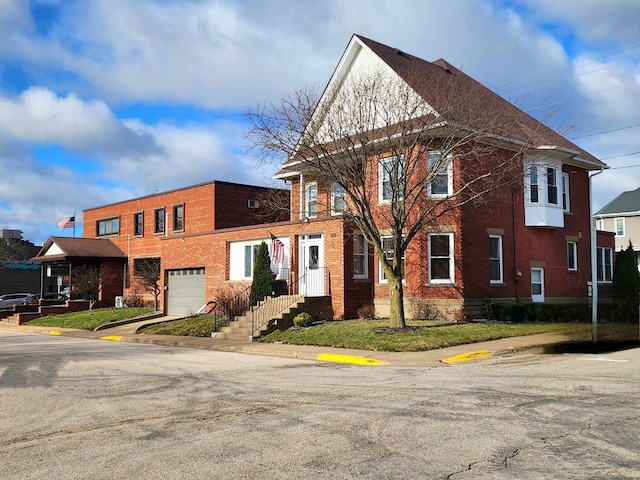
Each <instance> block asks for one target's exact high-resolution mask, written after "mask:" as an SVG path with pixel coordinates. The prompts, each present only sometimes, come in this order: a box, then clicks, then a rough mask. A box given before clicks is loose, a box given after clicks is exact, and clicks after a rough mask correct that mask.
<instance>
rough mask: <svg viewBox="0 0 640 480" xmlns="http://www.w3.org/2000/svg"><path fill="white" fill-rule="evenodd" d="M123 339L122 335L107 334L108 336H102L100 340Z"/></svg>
mask: <svg viewBox="0 0 640 480" xmlns="http://www.w3.org/2000/svg"><path fill="white" fill-rule="evenodd" d="M121 339H122V337H121V336H120V335H107V336H106V337H100V340H110V341H112V342H119V341H120V340H121Z"/></svg>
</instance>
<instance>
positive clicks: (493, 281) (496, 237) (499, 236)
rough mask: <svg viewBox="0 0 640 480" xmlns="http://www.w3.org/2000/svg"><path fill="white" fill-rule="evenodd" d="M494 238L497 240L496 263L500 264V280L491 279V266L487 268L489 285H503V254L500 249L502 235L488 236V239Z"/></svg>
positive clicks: (490, 258)
mask: <svg viewBox="0 0 640 480" xmlns="http://www.w3.org/2000/svg"><path fill="white" fill-rule="evenodd" d="M492 238H495V239H497V240H498V259H497V260H498V261H499V262H500V278H499V279H497V280H493V279H491V266H489V283H493V284H501V283H504V253H503V248H502V235H489V239H492ZM491 260H492V257H491V250H489V263H491Z"/></svg>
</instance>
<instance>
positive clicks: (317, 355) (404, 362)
mask: <svg viewBox="0 0 640 480" xmlns="http://www.w3.org/2000/svg"><path fill="white" fill-rule="evenodd" d="M174 319H176V318H171V317H169V318H168V317H161V318H157V319H154V320H145V321H143V322H135V323H128V324H124V325H116V326H114V327H113V328H109V329H103V330H100V331H95V332H92V331H86V330H77V329H70V328H52V327H36V326H29V325H20V326H19V325H13V324H8V323H5V322H0V331H5V332H15V333H35V334H43V335H63V336H70V337H76V338H90V339H103V340H112V341H122V342H131V343H148V344H154V345H166V346H178V347H190V348H200V349H206V350H216V351H221V352H236V353H246V354H253V355H267V356H278V357H286V358H299V359H305V360H320V359H325V360H327V361H338V362H344V363H360V364H363V363H364V364H369V365H392V366H407V367H419V366H437V365H440V366H444V365H445V364H443V363H442V360H443V359H447V358H450V357H454V356H459V355H464V354H468V353H470V352H478V351H487V352H489V354H490V355H491V356H498V355H508V354H511V353H514V352H517V351H523V350H530V351H531V350H533V351H538V352H541V351H543V349H544V348H545V347H550V346H552V345H556V344H560V343H564V342H568V341H569V340H570V339H569V338H568V337H566V336H563V335H556V334H540V335H528V336H524V337H511V338H504V339H499V340H491V341H488V342H481V343H475V344H469V345H458V346H455V347H448V348H443V349H439V350H429V351H426V352H375V351H369V350H356V349H347V348H333V347H318V346H307V345H287V344H282V343H262V342H234V341H228V340H217V339H215V338H209V337H182V336H173V335H144V334H136V331H137V330H138V329H139V328H140V327H141V326H143V325H144V324H147V323H159V322H161V321H169V320H174ZM363 360H365V361H366V362H365V361H363Z"/></svg>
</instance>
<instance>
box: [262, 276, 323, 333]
mask: <svg viewBox="0 0 640 480" xmlns="http://www.w3.org/2000/svg"><path fill="white" fill-rule="evenodd" d="M328 274H329V269H328V268H326V267H319V268H317V269H314V270H311V271H310V270H307V271H305V273H304V274H303V275H301V276H299V277H298V278H296V279H295V280H291V279H290V280H289V282H288V285H287V288H286V292H287V293H283V292H281V293H279V294H275V292H274V295H273V296H272V297H270V298H269V300H268V301H267V299H265V301H263V302H260V303H258V305H256V306H254V307H252V308H251V338H252V339H253V338H255V333H256V332H257V331H258V330H260V329H261V328H262V327H264V326H265V325H266V324H268V323H269V322H270V321H271V320H273V319H274V318H276V317H277V316H278V315H280V314H281V313H282V312H283V311H284V310H285V309H287V308H289V307H290V306H291V305H293V304H295V303H297V302H298V301H299V300H300V299H301V298H303V297H305V296H307V295H309V294H310V292H312V293H311V294H315V295H318V294H321V295H326V293H327V288H328V285H329V279H328Z"/></svg>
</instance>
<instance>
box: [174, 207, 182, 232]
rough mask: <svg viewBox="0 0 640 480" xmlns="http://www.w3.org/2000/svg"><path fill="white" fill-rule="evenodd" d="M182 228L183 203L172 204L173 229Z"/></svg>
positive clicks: (179, 229) (180, 229)
mask: <svg viewBox="0 0 640 480" xmlns="http://www.w3.org/2000/svg"><path fill="white" fill-rule="evenodd" d="M182 230H184V203H183V204H180V205H174V206H173V231H174V232H175V231H182Z"/></svg>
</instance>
